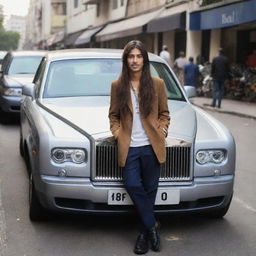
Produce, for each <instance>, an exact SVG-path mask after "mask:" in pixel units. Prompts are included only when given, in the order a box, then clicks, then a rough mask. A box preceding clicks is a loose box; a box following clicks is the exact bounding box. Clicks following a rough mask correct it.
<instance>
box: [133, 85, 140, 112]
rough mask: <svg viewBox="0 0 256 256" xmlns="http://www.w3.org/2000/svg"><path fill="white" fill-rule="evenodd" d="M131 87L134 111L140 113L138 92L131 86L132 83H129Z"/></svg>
mask: <svg viewBox="0 0 256 256" xmlns="http://www.w3.org/2000/svg"><path fill="white" fill-rule="evenodd" d="M131 89H132V92H133V95H134V97H135V107H134V108H135V112H136V113H140V100H139V93H138V92H137V91H136V90H135V89H134V87H133V86H132V83H131Z"/></svg>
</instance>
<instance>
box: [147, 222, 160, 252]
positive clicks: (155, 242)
mask: <svg viewBox="0 0 256 256" xmlns="http://www.w3.org/2000/svg"><path fill="white" fill-rule="evenodd" d="M148 239H149V242H150V245H151V249H152V251H154V252H160V237H159V232H158V224H156V225H155V226H154V227H153V228H151V229H149V231H148Z"/></svg>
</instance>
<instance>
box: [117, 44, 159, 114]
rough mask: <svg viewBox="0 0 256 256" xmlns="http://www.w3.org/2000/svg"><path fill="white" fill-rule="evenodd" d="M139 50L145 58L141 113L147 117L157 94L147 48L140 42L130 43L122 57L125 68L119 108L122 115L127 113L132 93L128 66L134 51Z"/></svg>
mask: <svg viewBox="0 0 256 256" xmlns="http://www.w3.org/2000/svg"><path fill="white" fill-rule="evenodd" d="M134 48H137V49H138V50H140V52H141V54H142V57H143V68H142V75H141V79H140V88H139V101H140V111H141V114H142V115H143V116H144V117H147V116H148V115H149V114H150V112H151V110H152V104H153V99H154V94H155V89H154V86H153V80H152V77H151V74H150V67H149V58H148V53H147V51H146V48H145V46H144V45H143V43H142V42H140V41H138V40H133V41H130V42H129V43H128V44H127V45H126V46H125V47H124V52H123V56H122V61H123V66H122V72H121V75H120V77H119V83H120V86H119V90H118V99H119V108H120V112H121V113H125V112H127V110H128V105H127V102H128V96H129V93H130V69H129V66H128V62H127V59H128V55H129V53H130V52H131V51H132V50H133V49H134Z"/></svg>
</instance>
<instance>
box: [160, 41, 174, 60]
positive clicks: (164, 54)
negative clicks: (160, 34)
mask: <svg viewBox="0 0 256 256" xmlns="http://www.w3.org/2000/svg"><path fill="white" fill-rule="evenodd" d="M160 57H161V58H162V59H164V60H165V61H166V62H167V63H168V64H169V65H171V55H170V53H169V52H168V48H167V46H166V45H163V49H162V51H161V52H160Z"/></svg>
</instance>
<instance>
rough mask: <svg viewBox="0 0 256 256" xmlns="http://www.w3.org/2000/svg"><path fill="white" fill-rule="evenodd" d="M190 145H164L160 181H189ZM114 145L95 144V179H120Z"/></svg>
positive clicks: (120, 170)
mask: <svg viewBox="0 0 256 256" xmlns="http://www.w3.org/2000/svg"><path fill="white" fill-rule="evenodd" d="M190 158H191V146H173V147H166V162H165V163H164V164H162V165H161V174H160V181H189V180H191V172H190ZM122 177H123V175H122V168H120V167H119V166H118V163H117V147H116V146H115V145H97V146H96V172H95V173H94V177H93V179H94V180H95V181H122V179H123V178H122Z"/></svg>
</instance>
